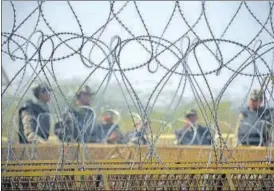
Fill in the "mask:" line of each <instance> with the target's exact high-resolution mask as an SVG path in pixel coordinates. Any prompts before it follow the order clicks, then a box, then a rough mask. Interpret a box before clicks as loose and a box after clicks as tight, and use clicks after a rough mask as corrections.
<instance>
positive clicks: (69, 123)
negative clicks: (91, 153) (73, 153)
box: [54, 85, 94, 143]
mask: <svg viewBox="0 0 274 191" xmlns="http://www.w3.org/2000/svg"><path fill="white" fill-rule="evenodd" d="M93 96H94V93H93V92H92V91H91V88H90V87H89V86H87V85H86V86H83V87H82V88H81V89H80V90H79V91H78V92H76V100H75V103H74V104H73V105H72V107H70V108H67V111H66V112H65V113H64V114H63V115H62V118H61V121H58V122H57V123H56V124H55V126H54V130H55V135H57V136H58V137H59V139H60V141H64V142H73V141H76V142H81V141H83V142H85V143H87V142H90V141H91V140H89V139H90V136H89V133H90V131H91V130H92V127H93V120H94V113H93V110H91V109H89V108H90V107H91V106H90V105H91V101H92V98H93Z"/></svg>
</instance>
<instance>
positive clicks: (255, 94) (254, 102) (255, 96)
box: [248, 89, 263, 110]
mask: <svg viewBox="0 0 274 191" xmlns="http://www.w3.org/2000/svg"><path fill="white" fill-rule="evenodd" d="M262 102H263V93H262V92H260V91H259V90H256V89H254V90H252V91H251V93H250V96H249V100H248V107H249V108H250V109H253V110H255V109H258V108H259V107H260V106H261V105H262Z"/></svg>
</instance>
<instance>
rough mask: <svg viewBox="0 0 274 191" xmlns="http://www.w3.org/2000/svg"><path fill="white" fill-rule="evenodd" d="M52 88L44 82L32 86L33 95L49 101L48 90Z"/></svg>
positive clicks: (43, 100)
mask: <svg viewBox="0 0 274 191" xmlns="http://www.w3.org/2000/svg"><path fill="white" fill-rule="evenodd" d="M51 91H52V90H51V89H50V87H49V86H47V85H46V84H39V85H38V86H36V87H34V88H33V95H34V97H35V98H36V99H38V100H40V101H42V102H44V103H48V102H49V101H50V92H51Z"/></svg>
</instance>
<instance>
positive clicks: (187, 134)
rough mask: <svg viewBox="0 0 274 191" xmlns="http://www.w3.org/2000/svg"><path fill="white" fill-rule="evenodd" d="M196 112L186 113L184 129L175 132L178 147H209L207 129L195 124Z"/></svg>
mask: <svg viewBox="0 0 274 191" xmlns="http://www.w3.org/2000/svg"><path fill="white" fill-rule="evenodd" d="M197 120H198V115H197V111H196V110H194V109H190V110H188V111H187V112H186V115H185V120H184V127H183V128H182V129H180V130H177V131H175V136H176V140H177V144H178V145H211V139H212V138H211V133H210V131H209V128H205V127H202V126H201V125H199V124H197Z"/></svg>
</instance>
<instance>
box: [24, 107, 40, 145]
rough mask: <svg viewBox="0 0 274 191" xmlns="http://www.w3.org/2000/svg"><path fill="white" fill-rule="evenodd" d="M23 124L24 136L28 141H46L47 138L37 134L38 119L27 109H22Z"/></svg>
mask: <svg viewBox="0 0 274 191" xmlns="http://www.w3.org/2000/svg"><path fill="white" fill-rule="evenodd" d="M22 124H23V128H24V136H25V138H26V139H27V141H28V142H30V143H33V142H36V143H44V142H45V140H44V139H43V138H41V137H40V136H38V135H37V133H36V128H37V123H36V119H35V118H34V117H33V116H32V115H31V113H30V112H29V111H27V110H25V111H22Z"/></svg>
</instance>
